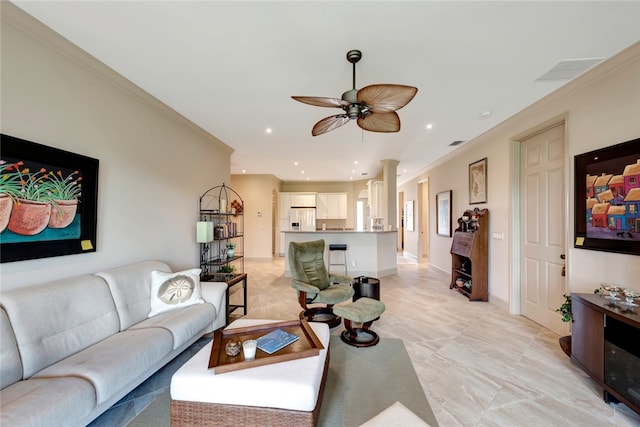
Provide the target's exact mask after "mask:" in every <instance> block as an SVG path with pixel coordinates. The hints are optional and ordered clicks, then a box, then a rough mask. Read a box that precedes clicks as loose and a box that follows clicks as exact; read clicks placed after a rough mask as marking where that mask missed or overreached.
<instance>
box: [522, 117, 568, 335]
mask: <svg viewBox="0 0 640 427" xmlns="http://www.w3.org/2000/svg"><path fill="white" fill-rule="evenodd" d="M565 147H566V141H565V122H564V121H562V122H560V123H556V124H554V125H552V126H551V127H547V128H545V129H544V130H541V131H539V132H536V133H533V134H531V135H529V136H527V137H525V138H524V139H521V140H520V156H519V157H520V165H519V166H520V174H519V177H520V209H519V211H520V215H519V223H520V227H519V228H520V234H519V240H520V245H519V250H520V256H519V266H520V282H519V283H520V310H521V314H522V315H523V316H526V317H528V318H530V319H531V320H533V321H534V322H536V323H539V324H540V325H542V326H544V327H546V328H548V329H550V330H552V331H554V332H556V333H558V334H560V335H563V334H565V333H566V325H564V324H563V323H562V320H561V317H560V315H559V314H558V313H557V312H556V311H555V310H556V309H557V308H558V307H560V305H561V304H562V302H563V300H564V298H563V294H564V293H566V292H567V289H566V280H565V277H564V274H565V269H564V256H565V253H566V252H565V250H566V248H565V245H566V233H565V224H566V209H565V200H566V192H565V187H566V182H565Z"/></svg>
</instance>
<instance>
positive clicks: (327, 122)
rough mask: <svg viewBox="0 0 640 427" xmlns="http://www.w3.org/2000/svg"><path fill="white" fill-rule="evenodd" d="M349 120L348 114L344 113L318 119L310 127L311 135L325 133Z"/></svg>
mask: <svg viewBox="0 0 640 427" xmlns="http://www.w3.org/2000/svg"><path fill="white" fill-rule="evenodd" d="M348 121H349V116H347V115H346V114H338V115H337V116H329V117H325V118H324V119H322V120H320V121H319V122H318V123H316V124H315V126H313V129H311V135H313V136H318V135H322V134H323V133H327V132H329V131H332V130H334V129H337V128H339V127H340V126H342V125H344V124H345V123H347V122H348Z"/></svg>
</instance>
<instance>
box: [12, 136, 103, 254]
mask: <svg viewBox="0 0 640 427" xmlns="http://www.w3.org/2000/svg"><path fill="white" fill-rule="evenodd" d="M0 149H1V154H0V262H11V261H23V260H28V259H36V258H47V257H54V256H61V255H71V254H79V253H84V252H95V250H96V226H97V206H98V160H96V159H93V158H91V157H86V156H83V155H80V154H75V153H71V152H68V151H64V150H60V149H57V148H53V147H48V146H46V145H41V144H37V143H35V142H31V141H27V140H24V139H20V138H16V137H13V136H9V135H4V134H2V135H0Z"/></svg>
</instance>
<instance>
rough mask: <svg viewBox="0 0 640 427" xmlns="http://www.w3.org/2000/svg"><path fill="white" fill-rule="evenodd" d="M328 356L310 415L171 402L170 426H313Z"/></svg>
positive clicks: (212, 404)
mask: <svg viewBox="0 0 640 427" xmlns="http://www.w3.org/2000/svg"><path fill="white" fill-rule="evenodd" d="M329 355H330V351H329V349H327V358H326V359H325V362H324V371H323V373H322V383H321V385H320V391H319V392H318V400H317V402H316V406H315V408H313V411H311V412H305V411H293V410H287V409H279V408H262V407H259V406H242V405H223V404H219V403H203V402H186V401H183V400H172V401H171V426H172V427H175V426H178V427H180V426H185V427H186V426H194V427H195V426H220V427H223V426H265V427H272V426H282V427H285V426H287V427H289V426H316V425H317V424H318V415H319V414H320V405H321V404H322V395H323V393H324V386H325V383H326V381H327V370H328V368H329Z"/></svg>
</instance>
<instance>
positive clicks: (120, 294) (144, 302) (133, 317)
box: [96, 261, 171, 331]
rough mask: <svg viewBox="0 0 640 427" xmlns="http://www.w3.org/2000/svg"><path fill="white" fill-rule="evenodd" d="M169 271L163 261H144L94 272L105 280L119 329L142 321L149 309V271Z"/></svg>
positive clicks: (127, 327) (125, 328)
mask: <svg viewBox="0 0 640 427" xmlns="http://www.w3.org/2000/svg"><path fill="white" fill-rule="evenodd" d="M154 270H157V271H166V272H167V273H170V272H171V268H169V266H168V265H167V264H165V263H164V262H160V261H145V262H140V263H137V264H132V265H126V266H124V267H117V268H112V269H110V270H105V271H101V272H98V273H96V276H100V277H102V278H104V280H106V281H107V284H108V285H109V288H110V289H111V293H112V294H113V300H114V301H115V303H116V308H117V310H118V314H119V315H120V330H121V331H125V330H127V329H129V328H130V327H131V326H132V325H135V324H136V323H140V322H142V321H143V320H144V319H146V318H147V314H149V311H150V295H151V272H152V271H154Z"/></svg>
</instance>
